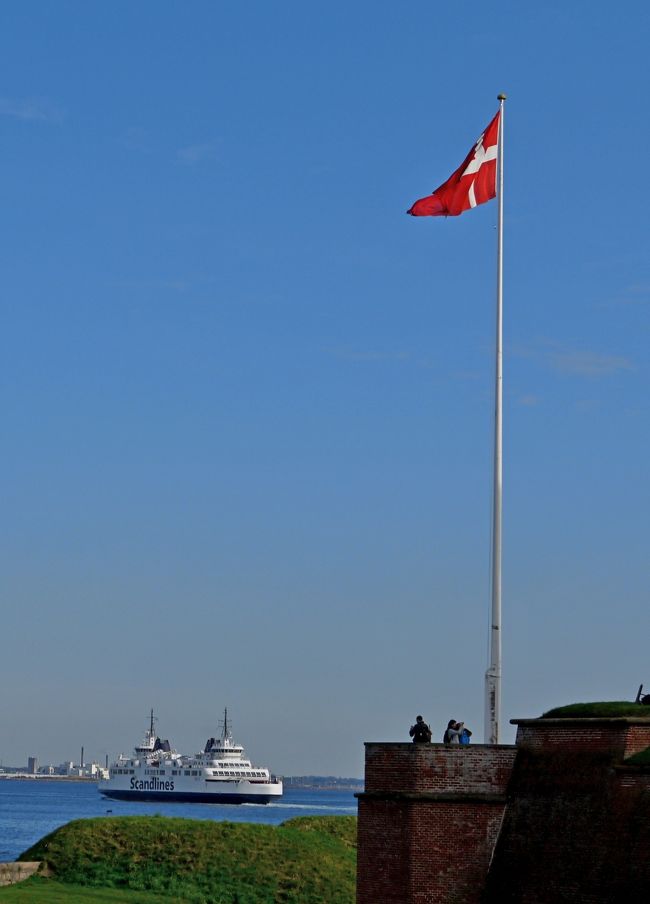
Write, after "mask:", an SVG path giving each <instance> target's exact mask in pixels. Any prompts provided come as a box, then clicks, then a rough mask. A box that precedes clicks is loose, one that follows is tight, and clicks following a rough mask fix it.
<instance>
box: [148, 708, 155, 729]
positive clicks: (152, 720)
mask: <svg viewBox="0 0 650 904" xmlns="http://www.w3.org/2000/svg"><path fill="white" fill-rule="evenodd" d="M155 721H156V720H155V719H154V717H153V709H152V710H151V727H150V728H149V732H150V734H151V735H153V723H154V722H155Z"/></svg>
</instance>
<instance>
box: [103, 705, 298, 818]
mask: <svg viewBox="0 0 650 904" xmlns="http://www.w3.org/2000/svg"><path fill="white" fill-rule="evenodd" d="M98 787H99V791H100V792H101V794H103V795H104V796H105V797H110V798H113V799H116V800H167V801H179V802H185V803H191V802H195V803H223V804H243V803H259V804H266V803H269V802H270V801H271V800H274V799H275V798H279V797H281V796H282V791H283V787H282V779H281V778H278V777H277V776H275V775H271V773H270V772H269V770H268V769H266V768H265V767H260V766H253V764H252V763H251V761H250V760H247V759H244V748H243V747H242V746H241V745H239V744H235V742H234V741H233V737H232V732H231V730H230V726H229V724H228V710H227V709H226V710H225V711H224V719H223V728H222V731H221V736H220V737H218V738H208V740H207V742H206V744H205V747H204V748H203V750H202V751H201V752H200V753H197V754H194V755H193V756H183V755H182V754H180V753H178V752H177V751H176V750H174V749H173V748H172V747H171V745H170V743H169V741H163V740H161V738H159V737H158V736H157V735H156V732H155V730H154V715H153V710H152V711H151V722H150V726H149V728H148V730H147V731H146V732H145V736H144V740H143V741H142V742H141V743H140V745H139V746H138V747H136V748H135V749H134V751H133V755H132V756H130V757H127V756H124V755H123V754H120V756H119V757H118V758H117V760H116V761H115V762H114V763H113V764H112V765H111V767H110V770H109V778H108V779H106V780H104V781H100V782H99V785H98Z"/></svg>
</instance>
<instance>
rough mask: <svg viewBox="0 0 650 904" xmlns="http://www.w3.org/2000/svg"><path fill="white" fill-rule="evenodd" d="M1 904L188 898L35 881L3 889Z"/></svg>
mask: <svg viewBox="0 0 650 904" xmlns="http://www.w3.org/2000/svg"><path fill="white" fill-rule="evenodd" d="M0 901H1V902H2V904H185V901H186V899H185V898H176V897H167V896H162V895H154V894H152V893H151V892H143V891H125V890H124V889H117V888H83V887H82V886H80V885H62V884H61V883H60V882H54V881H53V880H52V879H40V878H38V877H35V878H33V879H28V880H27V881H26V882H19V883H18V884H17V885H10V886H9V887H8V888H0Z"/></svg>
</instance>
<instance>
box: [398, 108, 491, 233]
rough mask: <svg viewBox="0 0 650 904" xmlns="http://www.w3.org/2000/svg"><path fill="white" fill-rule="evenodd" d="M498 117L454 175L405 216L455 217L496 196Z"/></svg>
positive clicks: (416, 204) (416, 203)
mask: <svg viewBox="0 0 650 904" xmlns="http://www.w3.org/2000/svg"><path fill="white" fill-rule="evenodd" d="M500 115H501V114H500V111H499V113H497V115H496V116H495V117H494V119H493V120H492V122H491V123H490V125H489V126H488V127H487V129H486V130H485V131H484V132H483V134H482V135H481V137H480V138H479V140H478V141H477V142H476V144H475V145H474V147H473V148H472V150H471V151H470V152H469V154H468V155H467V157H466V158H465V160H464V161H463V162H462V164H461V165H460V166H459V167H458V169H457V170H456V172H454V173H452V174H451V176H450V177H449V178H448V179H447V181H446V182H443V183H442V185H441V186H439V187H438V188H436V190H435V191H434V192H433V194H431V195H427V197H426V198H420V200H419V201H416V202H415V204H414V205H413V206H412V207H411V209H410V210H407V211H406V212H407V213H410V214H411V216H413V217H457V216H458V214H460V213H462V212H463V211H464V210H469V209H470V207H476V205H477V204H484V203H485V202H486V201H489V200H490V199H491V198H494V197H496V193H497V151H498V146H499V118H500Z"/></svg>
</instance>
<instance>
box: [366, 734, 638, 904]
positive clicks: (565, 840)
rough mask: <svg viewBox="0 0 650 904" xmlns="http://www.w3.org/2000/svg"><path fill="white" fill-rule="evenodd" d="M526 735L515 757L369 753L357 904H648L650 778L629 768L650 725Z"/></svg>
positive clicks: (377, 748)
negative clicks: (629, 759) (627, 762)
mask: <svg viewBox="0 0 650 904" xmlns="http://www.w3.org/2000/svg"><path fill="white" fill-rule="evenodd" d="M517 724H518V732H517V750H516V751H515V748H512V747H505V746H503V747H484V746H481V745H473V746H470V747H469V748H459V747H444V746H443V745H436V744H432V745H415V744H367V745H366V790H365V792H364V794H362V795H359V798H360V799H359V860H358V863H359V865H358V877H357V901H358V904H442V902H446V904H461V902H462V904H479V902H482V904H509V902H512V904H515V902H516V904H564V902H566V904H619V902H621V904H642V902H643V904H648V902H650V768H647V767H638V766H637V767H634V766H630V765H626V764H625V763H624V760H625V759H626V758H627V757H629V756H631V755H633V754H634V753H637V752H639V751H640V750H644V749H646V748H648V747H650V720H647V719H646V720H644V719H572V720H558V719H538V720H520V721H519V722H518V723H517ZM515 753H516V758H515ZM513 763H514V767H513ZM506 801H507V803H506Z"/></svg>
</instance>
